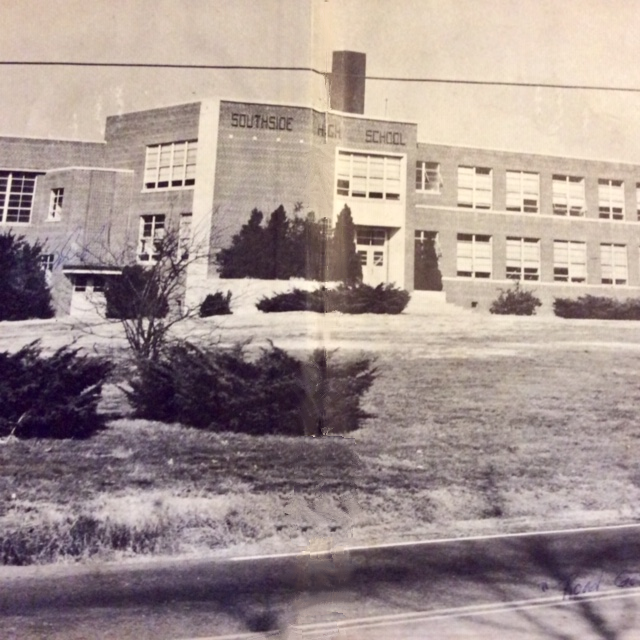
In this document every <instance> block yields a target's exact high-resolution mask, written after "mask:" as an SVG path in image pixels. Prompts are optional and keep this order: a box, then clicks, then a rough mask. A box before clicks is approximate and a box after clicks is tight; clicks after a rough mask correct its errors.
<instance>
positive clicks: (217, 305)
mask: <svg viewBox="0 0 640 640" xmlns="http://www.w3.org/2000/svg"><path fill="white" fill-rule="evenodd" d="M230 313H232V311H231V291H227V293H226V295H225V294H224V293H222V291H216V292H215V293H210V294H208V295H207V297H206V298H205V299H204V300H203V301H202V303H201V304H200V317H201V318H209V317H210V316H225V315H229V314H230Z"/></svg>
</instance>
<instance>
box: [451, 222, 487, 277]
mask: <svg viewBox="0 0 640 640" xmlns="http://www.w3.org/2000/svg"><path fill="white" fill-rule="evenodd" d="M491 262H492V251H491V236H483V235H478V234H471V233H459V234H458V251H457V274H458V275H459V276H462V277H464V278H490V277H491Z"/></svg>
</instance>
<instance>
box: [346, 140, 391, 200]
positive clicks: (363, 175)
mask: <svg viewBox="0 0 640 640" xmlns="http://www.w3.org/2000/svg"><path fill="white" fill-rule="evenodd" d="M401 176H402V158H401V157H399V156H381V155H374V154H370V153H352V152H347V151H340V152H338V170H337V193H338V195H340V196H350V197H352V198H370V199H373V200H400V195H401V193H402V180H401Z"/></svg>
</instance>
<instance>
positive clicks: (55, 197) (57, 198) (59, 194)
mask: <svg viewBox="0 0 640 640" xmlns="http://www.w3.org/2000/svg"><path fill="white" fill-rule="evenodd" d="M63 200H64V189H62V188H60V189H51V196H50V198H49V216H48V218H47V220H60V217H61V215H62V201H63Z"/></svg>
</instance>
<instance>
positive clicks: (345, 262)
mask: <svg viewBox="0 0 640 640" xmlns="http://www.w3.org/2000/svg"><path fill="white" fill-rule="evenodd" d="M328 258H329V259H328V264H327V272H328V278H329V280H340V281H342V282H344V283H345V284H356V283H357V282H361V281H362V265H361V264H360V258H359V257H358V253H357V251H356V227H355V224H354V223H353V217H352V216H351V209H349V207H348V206H347V205H346V204H345V205H344V207H343V208H342V211H341V212H340V213H339V215H338V220H337V221H336V227H335V229H334V232H333V238H332V240H331V243H330V250H329V256H328Z"/></svg>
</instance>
